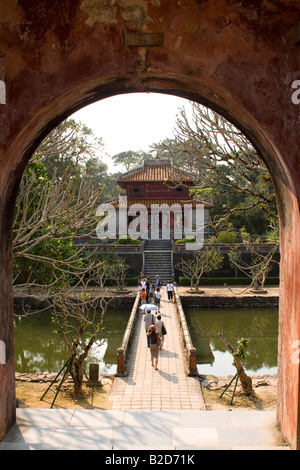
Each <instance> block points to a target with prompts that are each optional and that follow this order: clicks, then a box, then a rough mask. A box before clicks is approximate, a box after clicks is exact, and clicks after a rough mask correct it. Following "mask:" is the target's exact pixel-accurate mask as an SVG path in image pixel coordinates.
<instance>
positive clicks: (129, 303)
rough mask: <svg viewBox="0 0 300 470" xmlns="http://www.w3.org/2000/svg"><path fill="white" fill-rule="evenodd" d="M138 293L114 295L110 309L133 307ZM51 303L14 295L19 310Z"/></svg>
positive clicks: (107, 298)
mask: <svg viewBox="0 0 300 470" xmlns="http://www.w3.org/2000/svg"><path fill="white" fill-rule="evenodd" d="M135 297H136V295H135V294H134V293H128V292H126V293H124V294H118V295H116V297H113V299H112V300H111V302H110V304H109V308H110V309H121V308H125V309H127V308H128V309H132V307H133V304H134V301H135ZM109 298H110V297H105V299H106V300H109ZM47 307H49V308H50V305H49V303H48V301H46V300H44V299H41V298H38V297H35V296H28V295H19V294H18V295H15V296H14V308H15V309H17V310H22V309H23V308H25V309H26V308H32V309H36V310H38V309H45V308H47Z"/></svg>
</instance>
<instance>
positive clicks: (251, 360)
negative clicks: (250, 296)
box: [185, 309, 278, 376]
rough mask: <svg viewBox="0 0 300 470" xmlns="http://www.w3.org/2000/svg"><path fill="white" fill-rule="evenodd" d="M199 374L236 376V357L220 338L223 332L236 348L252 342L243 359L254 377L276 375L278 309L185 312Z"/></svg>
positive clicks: (191, 310) (246, 368)
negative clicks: (239, 344) (240, 343)
mask: <svg viewBox="0 0 300 470" xmlns="http://www.w3.org/2000/svg"><path fill="white" fill-rule="evenodd" d="M185 314H186V318H187V322H188V325H189V329H190V333H191V337H192V341H193V344H194V346H195V347H196V348H197V363H198V370H199V372H200V374H213V375H217V376H222V375H229V374H235V372H236V370H235V367H234V366H233V365H232V362H233V358H232V355H231V354H230V353H229V351H228V350H227V349H226V346H225V345H224V344H223V342H222V341H221V339H220V338H219V336H218V333H219V331H221V332H222V333H223V334H224V336H225V337H226V338H227V339H228V341H229V342H230V343H231V344H232V346H233V347H236V346H237V342H238V340H239V339H241V338H247V339H249V347H248V357H247V358H246V359H244V360H243V365H244V367H245V370H246V371H247V372H250V373H252V374H276V373H277V348H278V310H277V309H243V310H240V309H233V310H229V309H225V310H210V309H203V310H196V309H190V310H186V311H185Z"/></svg>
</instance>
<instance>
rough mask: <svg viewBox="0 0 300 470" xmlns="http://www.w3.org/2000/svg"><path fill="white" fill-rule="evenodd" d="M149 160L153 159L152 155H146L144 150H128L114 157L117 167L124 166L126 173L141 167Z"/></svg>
mask: <svg viewBox="0 0 300 470" xmlns="http://www.w3.org/2000/svg"><path fill="white" fill-rule="evenodd" d="M149 158H152V157H151V154H149V153H146V152H144V151H143V150H139V151H133V150H127V151H125V152H120V153H118V154H116V155H114V156H113V157H112V159H113V161H114V163H115V165H123V166H124V167H125V170H126V171H130V170H132V169H134V168H137V167H139V166H141V165H142V164H143V162H144V160H147V159H149Z"/></svg>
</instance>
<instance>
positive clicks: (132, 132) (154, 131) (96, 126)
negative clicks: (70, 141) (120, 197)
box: [72, 93, 189, 171]
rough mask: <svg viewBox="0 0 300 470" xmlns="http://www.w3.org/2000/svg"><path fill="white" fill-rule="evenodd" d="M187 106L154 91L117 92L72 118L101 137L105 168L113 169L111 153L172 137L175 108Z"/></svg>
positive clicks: (174, 98) (185, 101)
mask: <svg viewBox="0 0 300 470" xmlns="http://www.w3.org/2000/svg"><path fill="white" fill-rule="evenodd" d="M183 106H187V107H188V106H189V102H188V101H187V100H185V99H183V98H179V97H177V96H171V95H163V94H158V93H130V94H126V95H117V96H113V97H111V98H106V99H104V100H101V101H98V102H97V103H94V104H92V105H89V106H86V107H85V108H82V109H81V110H80V111H78V112H77V113H75V114H73V116H72V118H73V119H75V120H76V121H81V122H83V123H84V124H86V125H87V126H88V127H89V128H90V129H92V131H93V133H94V134H95V135H96V136H97V137H102V139H103V143H104V144H105V151H106V152H107V153H108V154H109V155H110V157H107V158H106V159H104V161H105V163H106V164H107V165H108V168H109V171H117V169H119V168H116V167H115V166H114V164H113V162H112V160H111V157H112V156H113V155H116V154H117V153H120V152H123V151H127V150H144V151H147V150H148V147H149V145H151V144H153V143H157V142H160V141H162V140H164V139H166V138H172V137H173V136H174V125H175V121H176V115H177V114H178V110H179V108H181V107H183Z"/></svg>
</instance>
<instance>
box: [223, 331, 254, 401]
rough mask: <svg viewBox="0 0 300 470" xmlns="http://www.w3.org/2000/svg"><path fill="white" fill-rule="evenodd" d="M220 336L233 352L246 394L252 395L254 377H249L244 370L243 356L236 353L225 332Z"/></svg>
mask: <svg viewBox="0 0 300 470" xmlns="http://www.w3.org/2000/svg"><path fill="white" fill-rule="evenodd" d="M219 336H220V338H221V340H222V341H223V343H224V344H225V346H226V347H227V349H228V350H229V351H230V352H231V354H232V355H233V357H234V365H235V367H236V370H237V372H238V373H239V374H240V376H239V379H240V381H241V385H242V388H243V391H244V392H245V394H246V395H250V394H251V393H252V392H253V389H252V379H251V378H250V377H248V375H247V374H246V372H245V371H244V368H243V366H242V361H241V358H240V357H238V356H237V355H236V352H235V349H234V347H233V346H232V345H231V344H230V343H229V342H228V341H227V339H226V338H225V336H224V335H223V333H221V332H220V333H219Z"/></svg>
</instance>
